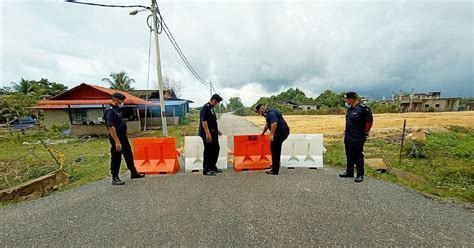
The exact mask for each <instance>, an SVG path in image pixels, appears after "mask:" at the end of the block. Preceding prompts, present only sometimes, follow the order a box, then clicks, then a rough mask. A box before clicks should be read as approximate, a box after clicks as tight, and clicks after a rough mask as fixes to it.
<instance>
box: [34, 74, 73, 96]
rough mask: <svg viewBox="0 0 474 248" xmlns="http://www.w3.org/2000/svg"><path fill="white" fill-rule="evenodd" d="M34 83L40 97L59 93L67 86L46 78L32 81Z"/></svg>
mask: <svg viewBox="0 0 474 248" xmlns="http://www.w3.org/2000/svg"><path fill="white" fill-rule="evenodd" d="M33 83H34V84H35V89H36V90H37V92H38V93H37V94H38V95H39V96H41V98H43V99H45V98H51V97H53V96H56V95H59V94H61V93H63V92H64V91H66V90H67V86H66V85H64V84H60V83H56V82H50V81H49V80H48V79H45V78H41V80H39V81H33Z"/></svg>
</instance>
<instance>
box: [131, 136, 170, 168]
mask: <svg viewBox="0 0 474 248" xmlns="http://www.w3.org/2000/svg"><path fill="white" fill-rule="evenodd" d="M132 141H133V158H134V162H135V167H136V168H137V171H138V172H140V173H145V174H172V173H176V172H177V171H179V162H178V156H179V152H178V151H177V150H176V138H137V139H133V140H132Z"/></svg>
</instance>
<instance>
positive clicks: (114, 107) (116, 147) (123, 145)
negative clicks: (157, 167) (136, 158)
mask: <svg viewBox="0 0 474 248" xmlns="http://www.w3.org/2000/svg"><path fill="white" fill-rule="evenodd" d="M124 101H125V96H124V95H123V94H121V93H119V92H116V93H114V94H113V95H112V104H111V105H110V106H108V107H107V109H106V111H105V113H104V120H105V123H106V125H107V129H108V131H109V141H110V145H111V148H110V154H111V156H112V157H111V159H110V171H111V173H112V185H124V184H125V182H123V181H122V180H120V178H119V172H120V164H121V162H122V155H123V157H124V158H125V162H126V163H127V167H128V169H129V170H130V178H131V179H135V178H142V177H145V174H143V173H138V172H137V169H136V168H135V165H134V163H133V154H132V148H131V146H130V143H129V142H128V138H127V124H126V123H125V122H124V121H123V120H122V117H121V113H120V108H121V107H123V105H124Z"/></svg>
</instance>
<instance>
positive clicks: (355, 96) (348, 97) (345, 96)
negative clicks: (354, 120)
mask: <svg viewBox="0 0 474 248" xmlns="http://www.w3.org/2000/svg"><path fill="white" fill-rule="evenodd" d="M357 97H358V96H357V93H355V92H354V91H349V92H347V93H346V94H345V95H344V98H347V99H354V98H357Z"/></svg>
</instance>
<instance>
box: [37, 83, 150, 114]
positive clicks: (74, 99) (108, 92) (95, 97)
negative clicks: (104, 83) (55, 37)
mask: <svg viewBox="0 0 474 248" xmlns="http://www.w3.org/2000/svg"><path fill="white" fill-rule="evenodd" d="M115 92H120V93H122V94H123V95H125V97H126V99H125V105H145V104H147V102H146V101H145V100H143V99H141V98H138V97H136V96H133V95H131V94H130V93H128V92H125V91H120V90H114V89H108V88H104V87H101V86H97V85H91V84H85V83H82V84H80V85H78V86H76V87H74V88H72V89H70V90H68V91H66V92H63V93H61V94H59V95H57V96H54V97H52V98H50V99H48V100H42V101H39V102H38V104H36V105H35V106H33V107H32V108H34V109H61V108H67V106H68V105H97V104H99V105H102V104H104V105H106V104H110V103H112V94H114V93H115ZM152 104H154V103H151V102H148V105H152Z"/></svg>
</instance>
